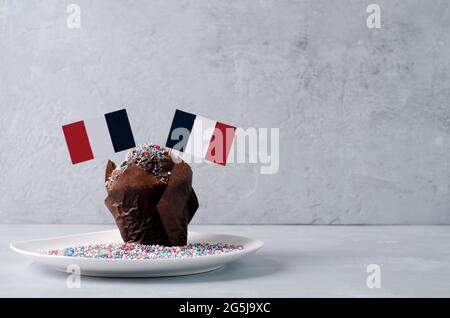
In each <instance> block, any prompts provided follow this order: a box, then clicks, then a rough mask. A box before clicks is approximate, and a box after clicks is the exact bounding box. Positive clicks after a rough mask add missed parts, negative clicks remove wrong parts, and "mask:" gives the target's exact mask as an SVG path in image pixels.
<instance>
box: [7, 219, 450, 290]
mask: <svg viewBox="0 0 450 318" xmlns="http://www.w3.org/2000/svg"><path fill="white" fill-rule="evenodd" d="M110 228H113V226H112V225H110V226H105V225H43V224H42V225H17V224H16V225H7V224H3V225H0V243H1V244H0V260H1V263H0V264H1V265H0V297H20V296H24V297H108V296H111V297H317V296H318V297H401V296H405V297H412V296H423V297H435V296H436V297H437V296H440V297H442V296H446V297H450V226H235V225H226V226H225V225H224V226H222V225H221V226H217V225H214V226H206V225H203V226H192V227H191V229H192V230H195V231H205V232H220V233H229V234H237V235H244V236H250V237H254V238H258V239H261V240H263V241H265V246H264V247H263V248H262V249H261V250H259V251H258V252H256V253H255V254H253V255H251V256H249V257H247V258H244V259H242V260H240V261H238V262H236V263H234V264H231V265H228V266H226V267H225V268H223V269H221V270H218V271H213V272H209V273H205V274H198V275H191V276H181V277H168V278H144V279H140V278H133V279H124V278H95V277H82V278H81V288H79V289H70V288H67V287H66V286H67V285H66V278H67V275H66V274H65V273H60V272H56V271H53V270H50V269H47V268H46V267H43V266H42V265H37V264H34V263H31V262H30V261H29V260H27V259H26V258H23V257H22V256H20V255H18V254H16V253H14V252H13V251H12V250H10V248H9V243H10V242H11V241H17V240H27V239H37V238H46V237H51V236H60V235H66V234H75V233H81V232H90V231H96V230H105V229H110ZM369 264H378V265H379V266H380V267H381V288H379V289H370V288H368V287H367V285H366V279H367V276H368V275H369V273H367V272H366V269H367V265H369Z"/></svg>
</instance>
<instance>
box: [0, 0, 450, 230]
mask: <svg viewBox="0 0 450 318" xmlns="http://www.w3.org/2000/svg"><path fill="white" fill-rule="evenodd" d="M71 2H75V3H77V4H79V5H80V7H81V28H80V29H68V28H67V26H66V19H67V16H68V14H67V13H66V7H67V5H68V4H69V3H71ZM370 3H371V2H370V1H357V0H352V1H331V0H328V1H323V0H304V1H282V0H280V1H270V0H267V1H264V0H260V1H256V0H248V1H242V0H235V1H226V0H220V1H219V0H217V1H215V0H191V1H181V0H174V1H167V0H161V1H143V0H141V1H110V0H96V1H89V0H76V1H75V0H73V1H59V0H42V1H37V0H31V1H28V0H12V1H6V0H0V108H1V115H0V149H1V152H0V222H3V223H8V222H13V223H14V222H27V223H29V222H55V223H85V222H95V223H103V222H111V221H112V219H111V217H110V215H109V212H108V211H107V209H106V208H105V207H104V205H103V199H104V197H105V190H104V187H103V171H104V166H105V162H104V160H93V161H90V162H86V163H83V164H80V165H76V166H72V165H71V163H70V160H69V157H68V153H67V149H66V145H65V141H64V138H63V134H62V131H61V125H63V124H66V123H69V122H72V121H76V120H79V119H85V118H91V117H97V116H101V115H102V114H104V113H106V112H110V111H113V110H117V109H119V108H121V107H122V106H125V107H126V108H127V110H128V114H129V117H130V120H131V122H132V126H133V129H134V133H135V137H136V140H137V141H138V142H146V141H153V142H158V143H164V141H165V138H166V136H167V133H168V129H169V125H170V121H171V117H172V115H173V111H174V109H175V108H176V107H182V108H183V109H185V110H188V111H191V112H193V113H196V114H199V115H202V116H206V117H209V118H213V119H217V120H221V121H223V122H225V123H230V124H235V125H237V126H240V127H278V128H280V169H279V172H278V173H276V174H273V175H261V174H260V173H259V167H258V166H257V165H251V164H245V165H230V166H228V167H226V168H222V167H218V166H214V165H205V164H195V165H193V170H194V174H195V176H194V179H195V180H194V185H195V189H196V190H197V192H198V196H199V198H200V202H201V209H200V210H199V211H198V214H197V216H196V219H195V221H196V222H197V223H317V224H353V223H369V224H379V223H383V224H391V223H392V224H398V223H402V224H413V223H414V224H416V223H417V224H425V223H427V224H437V223H442V224H444V223H446V224H449V223H450V163H449V162H450V78H449V77H450V73H449V71H450V38H449V37H450V36H449V34H450V32H449V26H450V2H448V1H425V0H410V1H400V0H395V1H393V0H391V1H376V2H375V3H377V4H379V5H380V6H381V10H382V11H381V21H382V28H381V29H368V28H367V26H366V18H367V16H368V14H367V13H366V7H367V5H368V4H370ZM123 155H124V154H123V153H120V154H116V155H114V156H112V158H113V159H115V160H119V159H120V158H121V157H123Z"/></svg>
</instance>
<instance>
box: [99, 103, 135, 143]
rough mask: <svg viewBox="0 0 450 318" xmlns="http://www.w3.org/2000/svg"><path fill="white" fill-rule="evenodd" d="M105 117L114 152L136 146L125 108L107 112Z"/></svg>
mask: <svg viewBox="0 0 450 318" xmlns="http://www.w3.org/2000/svg"><path fill="white" fill-rule="evenodd" d="M105 119H106V124H107V125H108V130H109V135H110V136H111V141H112V144H113V147H114V151H115V152H119V151H122V150H126V149H129V148H133V147H135V146H136V144H135V142H134V137H133V132H132V131H131V126H130V121H129V120H128V116H127V111H126V110H125V109H121V110H118V111H115V112H111V113H107V114H105Z"/></svg>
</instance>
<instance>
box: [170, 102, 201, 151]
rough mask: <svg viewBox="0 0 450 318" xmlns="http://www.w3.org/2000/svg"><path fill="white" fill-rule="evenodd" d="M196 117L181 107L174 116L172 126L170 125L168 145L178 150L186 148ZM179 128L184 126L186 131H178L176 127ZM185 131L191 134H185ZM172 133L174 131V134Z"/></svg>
mask: <svg viewBox="0 0 450 318" xmlns="http://www.w3.org/2000/svg"><path fill="white" fill-rule="evenodd" d="M195 117H196V116H195V115H194V114H191V113H187V112H184V111H182V110H179V109H177V110H176V111H175V115H174V116H173V120H172V126H171V127H170V131H169V136H168V137H167V142H166V147H168V148H172V149H175V150H178V151H185V150H186V145H187V143H188V140H189V135H190V133H191V131H192V126H193V125H194V121H195ZM178 128H181V129H183V128H184V131H182V132H179V131H176V129H178ZM183 132H184V133H186V132H188V133H189V135H187V136H186V135H183V134H182V133H183ZM172 133H174V135H173V136H172Z"/></svg>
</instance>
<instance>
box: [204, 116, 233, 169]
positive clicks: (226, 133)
mask: <svg viewBox="0 0 450 318" xmlns="http://www.w3.org/2000/svg"><path fill="white" fill-rule="evenodd" d="M235 133H236V127H233V126H230V125H226V124H223V123H219V122H217V123H216V127H215V128H214V133H213V135H212V136H211V141H210V142H209V146H208V151H207V152H206V157H205V159H206V160H208V161H211V162H214V163H217V164H220V165H223V166H225V165H226V164H227V158H228V153H229V152H230V148H231V145H232V144H233V139H234V135H235Z"/></svg>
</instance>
